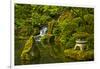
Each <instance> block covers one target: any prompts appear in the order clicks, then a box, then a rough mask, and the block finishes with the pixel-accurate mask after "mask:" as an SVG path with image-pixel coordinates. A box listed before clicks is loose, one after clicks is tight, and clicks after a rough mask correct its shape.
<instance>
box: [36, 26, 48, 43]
mask: <svg viewBox="0 0 100 69" xmlns="http://www.w3.org/2000/svg"><path fill="white" fill-rule="evenodd" d="M46 32H47V27H46V26H43V27H42V28H41V29H40V34H39V35H36V36H35V37H34V38H35V41H36V42H40V39H41V37H42V36H44V35H45V34H46Z"/></svg>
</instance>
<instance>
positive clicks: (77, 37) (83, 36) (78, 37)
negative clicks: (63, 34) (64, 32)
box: [73, 32, 89, 39]
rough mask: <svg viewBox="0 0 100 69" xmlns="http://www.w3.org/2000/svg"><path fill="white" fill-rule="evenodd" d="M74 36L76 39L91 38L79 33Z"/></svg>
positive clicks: (84, 33)
mask: <svg viewBox="0 0 100 69" xmlns="http://www.w3.org/2000/svg"><path fill="white" fill-rule="evenodd" d="M73 36H74V37H75V38H76V39H86V38H87V37H88V36H89V34H88V33H86V32H77V33H75V34H73Z"/></svg>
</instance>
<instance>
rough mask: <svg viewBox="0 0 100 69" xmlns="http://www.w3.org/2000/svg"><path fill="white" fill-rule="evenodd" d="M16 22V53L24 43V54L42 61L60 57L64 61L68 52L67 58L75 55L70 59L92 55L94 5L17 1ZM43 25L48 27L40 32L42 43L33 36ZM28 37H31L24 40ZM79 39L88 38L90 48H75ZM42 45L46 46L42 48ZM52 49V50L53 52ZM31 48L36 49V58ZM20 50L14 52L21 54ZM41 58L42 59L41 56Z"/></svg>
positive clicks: (90, 58)
mask: <svg viewBox="0 0 100 69" xmlns="http://www.w3.org/2000/svg"><path fill="white" fill-rule="evenodd" d="M14 25H15V27H14V28H15V49H16V53H17V50H18V54H21V53H19V52H21V51H22V47H24V48H23V51H22V54H21V55H22V57H23V58H26V59H27V60H30V59H33V60H32V61H35V60H36V63H39V61H40V63H44V62H54V61H55V62H58V60H59V61H60V60H61V61H62V60H64V61H65V59H64V58H65V56H67V59H66V61H67V60H68V61H69V59H68V57H70V58H72V59H71V61H74V60H76V61H78V60H80V61H81V60H92V59H93V49H94V9H93V8H80V7H64V6H61V7H60V6H47V5H29V4H15V23H14ZM43 26H46V27H47V28H48V30H47V34H46V35H44V36H41V41H40V44H39V43H36V42H35V40H34V39H33V36H37V35H39V33H40V29H41V27H43ZM31 35H32V36H31ZM29 37H30V38H29ZM27 38H29V40H28V41H27V42H26V43H25V41H26V39H27ZM76 39H85V40H87V41H88V42H87V45H88V47H89V51H86V52H81V51H75V50H72V48H73V47H74V46H75V41H76ZM18 41H22V42H18ZM23 43H24V44H25V45H24V44H23ZM19 46H20V47H19ZM33 46H34V48H33ZM41 46H45V47H44V48H42V47H41ZM46 46H47V47H46ZM17 47H18V49H17ZM38 47H40V49H39V48H38ZM49 49H50V50H51V52H52V54H50V52H49ZM64 49H66V50H65V53H66V54H65V56H64V54H63V53H64ZM67 49H68V50H67ZM32 51H34V52H35V53H34V54H35V55H36V57H35V58H33V57H32V58H31V54H30V52H32ZM18 54H17V55H16V54H15V56H18V57H19V55H18ZM41 54H42V55H41ZM53 54H54V55H53ZM46 55H47V56H46ZM50 55H52V56H50ZM55 56H56V57H55ZM46 57H47V58H46ZM49 57H51V58H49ZM15 58H16V57H15ZM40 58H41V60H39V59H40ZM44 58H45V59H44ZM46 59H47V60H46ZM49 60H50V61H49ZM56 60H57V61H56ZM64 61H63V62H64Z"/></svg>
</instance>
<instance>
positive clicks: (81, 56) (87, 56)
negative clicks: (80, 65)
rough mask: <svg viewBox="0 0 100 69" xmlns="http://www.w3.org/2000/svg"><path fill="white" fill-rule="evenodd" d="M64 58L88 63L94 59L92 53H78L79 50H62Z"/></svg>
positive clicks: (91, 51) (90, 51) (89, 51)
mask: <svg viewBox="0 0 100 69" xmlns="http://www.w3.org/2000/svg"><path fill="white" fill-rule="evenodd" d="M64 53H65V56H66V57H69V58H72V59H73V60H75V61H89V60H93V59H94V51H93V50H88V51H80V50H73V49H66V50H64Z"/></svg>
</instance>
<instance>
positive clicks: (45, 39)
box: [41, 35, 48, 45]
mask: <svg viewBox="0 0 100 69" xmlns="http://www.w3.org/2000/svg"><path fill="white" fill-rule="evenodd" d="M41 43H42V45H47V44H48V36H47V35H44V36H42V37H41Z"/></svg>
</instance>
